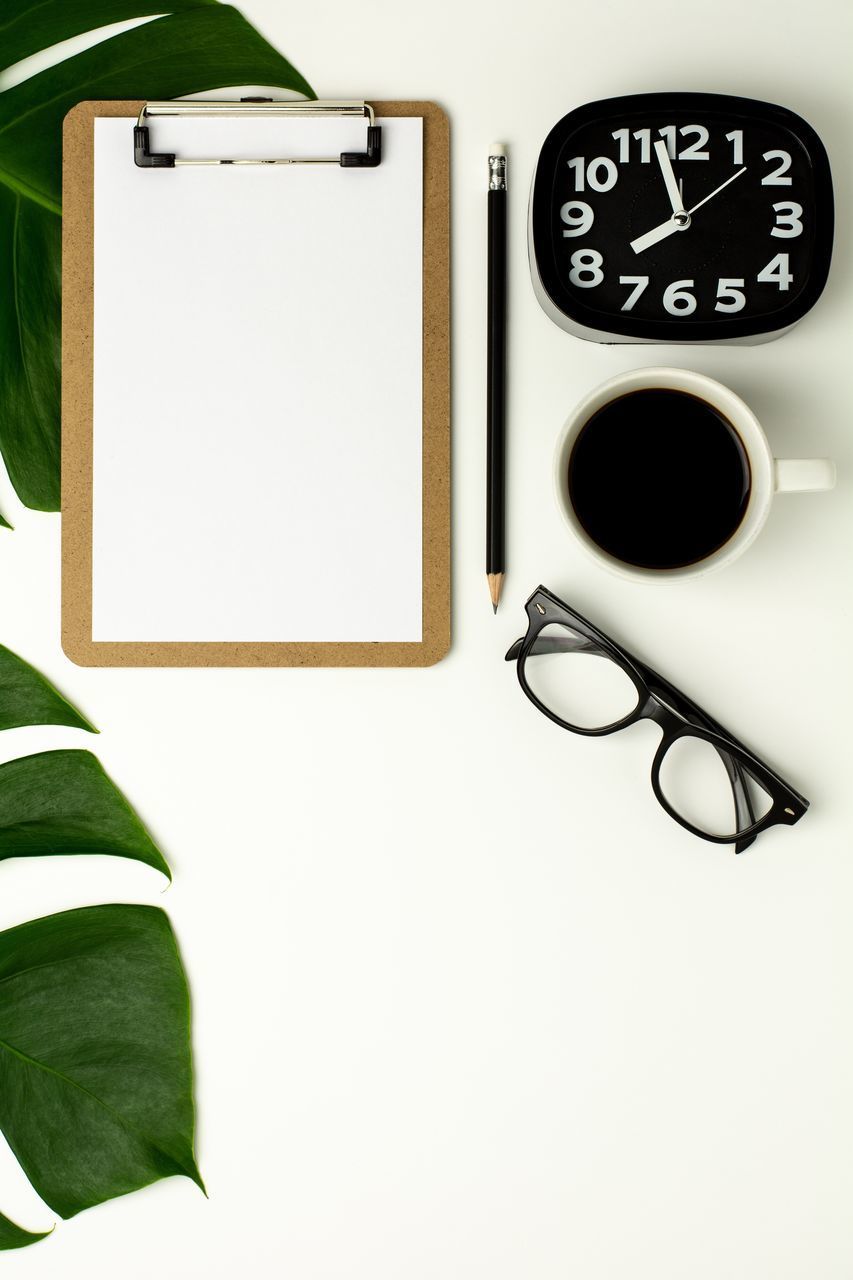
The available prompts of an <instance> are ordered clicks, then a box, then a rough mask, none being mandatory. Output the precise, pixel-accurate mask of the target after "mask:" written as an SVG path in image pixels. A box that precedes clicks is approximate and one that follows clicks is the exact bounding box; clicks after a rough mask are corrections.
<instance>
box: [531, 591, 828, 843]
mask: <svg viewBox="0 0 853 1280" xmlns="http://www.w3.org/2000/svg"><path fill="white" fill-rule="evenodd" d="M525 609H526V611H527V616H528V627H527V633H526V635H524V636H522V637H521V639H519V640H516V642H515V644H513V645H512V646H511V647H510V649H509V651H508V652H507V655H506V661H507V662H512V661H516V672H517V675H518V681H519V684H520V685H521V687H522V689H523V690H524V692H525V693H526V695H527V697H528V698H529V699H530V701H531V702H532V703H533V705H534V706H535V707H536V708H537V709H538V710H539V711H541V712H542V713H543V715H546V716H547V717H548V719H549V720H553V722H554V723H555V724H558V725H560V727H561V728H563V729H568V730H569V732H570V733H577V734H581V735H582V736H584V737H590V738H600V737H604V736H606V735H607V734H611V733H618V732H619V731H620V730H621V729H627V728H628V727H629V726H630V725H632V724H635V723H636V722H637V721H639V720H653V721H654V722H655V724H657V725H658V726H659V727H660V729H661V735H662V736H661V741H660V744H659V746H658V748H657V751H656V752H655V757H654V760H653V761H652V774H651V781H652V790H653V791H654V793H655V796H656V797H657V800H658V803H659V804H660V805H661V806H662V808H663V809H665V810H666V812H667V813H668V814H669V816H670V817H671V818H674V819H675V821H676V822H677V823H679V824H680V825H681V826H682V827H685V828H686V830H688V831H691V832H692V833H693V834H694V835H696V836H699V837H700V838H701V839H702V840H709V841H711V843H713V844H734V845H735V852H736V853H742V852H743V850H744V849H747V848H748V847H749V846H750V845H751V844H752V843H753V841H754V840H755V838H756V836H758V835H759V833H760V832H762V831H765V830H766V829H767V828H768V827H772V826H776V825H785V826H793V825H794V823H795V822H799V820H800V818H802V816H803V814H804V813H805V812H806V810H807V809H808V807H809V802H808V800H806V799H805V797H804V796H801V795H800V793H799V792H798V791H795V790H794V788H793V787H791V786H790V785H789V784H788V783H787V782H785V780H784V779H783V778H780V776H779V774H778V773H776V772H775V770H773V769H771V768H770V766H769V765H767V764H765V763H764V762H763V761H762V760H759V758H758V757H757V756H755V755H753V753H752V752H751V751H750V750H749V749H748V748H747V747H745V746H744V745H743V743H742V742H739V741H738V739H737V738H735V737H734V736H733V735H732V734H730V733H729V731H728V730H727V729H724V728H723V726H722V725H721V724H719V723H718V722H717V721H716V720H714V719H713V718H712V717H711V716H709V715H708V714H707V712H705V711H703V710H702V708H701V707H699V706H697V704H696V703H695V702H693V701H692V700H691V699H690V698H688V697H687V695H686V694H684V693H682V692H681V690H680V689H677V688H676V687H675V685H673V684H671V683H670V682H669V681H668V680H666V679H665V678H664V677H663V676H661V675H659V674H658V672H656V671H654V670H653V669H652V668H651V667H649V666H647V665H646V663H644V662H641V661H640V660H639V659H638V658H635V657H634V656H633V655H632V654H631V653H629V652H628V650H627V649H623V648H622V646H621V645H619V644H617V643H616V642H615V640H611V639H610V637H609V636H607V635H605V633H604V632H603V631H600V630H599V629H598V627H596V626H593V624H592V623H591V622H589V621H588V619H586V618H584V617H583V615H582V614H580V613H578V612H577V611H576V610H575V609H572V608H571V606H570V605H567V604H566V603H565V601H564V600H560V598H559V597H558V596H555V595H554V594H553V592H551V591H549V590H548V589H547V587H542V586H540V587H537V589H536V590H535V591H534V592H533V594H532V595H531V596H530V598H529V599H528V601H527V603H526V605H525ZM553 622H558V623H565V624H566V625H567V626H569V627H570V628H571V629H572V631H574V632H576V633H577V634H579V635H581V636H583V637H584V639H585V640H586V641H587V642H588V645H583V646H573V650H572V651H574V652H583V651H584V650H586V651H587V652H590V651H594V652H599V653H601V654H603V655H604V656H605V657H608V658H610V660H611V661H613V662H615V663H616V664H617V665H618V666H619V667H620V668H621V669H622V670H623V671H624V672H625V674H626V675H627V676H628V678H629V679H630V680H631V681H632V683H633V684H634V687H635V688H636V690H637V705H636V707H634V709H633V710H632V711H631V712H630V713H629V714H628V715H627V716H624V717H623V718H622V719H621V720H615V721H613V722H612V723H611V724H608V725H605V726H603V727H602V728H598V729H584V728H581V727H580V726H579V725H573V724H570V723H569V722H568V721H566V720H563V719H561V717H560V716H558V715H557V714H556V712H554V711H552V710H551V708H550V707H547V706H546V705H545V704H544V703H543V702H541V701H540V700H539V698H537V696H536V694H535V693H534V692H533V690H532V689H531V687H530V685H529V684H528V682H527V678H526V676H525V674H524V666H525V662H526V661H527V658H528V657H529V655H530V654H531V653H532V652H533V648H534V646H535V644H536V640H537V638H538V636H539V634H540V632H541V631H542V630H543V628H544V627H546V626H548V625H549V624H550V623H553ZM553 643H554V647H553V650H552V651H553V652H560V651H566V652H568V651H569V650H567V649H565V643H564V642H557V641H556V640H555V641H554V642H553ZM540 652H542V650H541V649H540ZM689 736H693V737H698V738H700V739H703V740H704V741H706V742H709V743H710V744H711V745H712V746H713V747H714V748H715V749H716V750H717V752H718V754H719V756H720V758H721V760H722V762H723V764H724V766H725V769H726V773H727V774H728V777H729V782H730V783H731V787H732V792H733V795H734V802H735V817H736V821H737V823H738V824H740V823H741V822H745V821H747V820H748V825H746V826H744V828H743V829H742V830H739V831H737V832H736V833H735V834H733V835H730V836H717V835H711V834H710V833H709V832H707V831H703V830H702V829H701V828H700V827H696V826H694V825H693V824H692V823H691V822H688V821H687V819H686V818H684V817H682V815H681V814H680V813H678V812H677V811H676V810H675V809H673V807H672V805H671V804H670V803H669V802H668V801H667V798H666V796H665V795H664V792H663V789H662V787H661V784H660V768H661V765H662V763H663V760H664V757H665V756H666V753H667V751H668V750H669V749H670V747H671V746H672V744H673V742H675V741H676V740H677V739H678V738H682V737H689ZM745 772H746V773H748V774H749V775H750V776H751V777H752V778H753V779H754V780H755V782H756V783H758V785H759V786H761V787H763V788H764V790H765V791H766V792H767V794H768V795H769V796H770V798H771V806H770V808H769V809H768V811H767V813H766V814H764V816H763V817H761V818H756V817H755V810H754V808H753V805H752V801H751V799H750V795H749V790H748V788H747V786H746V781H745V778H744V773H745Z"/></svg>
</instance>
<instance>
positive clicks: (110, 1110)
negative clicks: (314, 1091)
mask: <svg viewBox="0 0 853 1280" xmlns="http://www.w3.org/2000/svg"><path fill="white" fill-rule="evenodd" d="M189 1037H190V1014H189V996H188V992H187V984H186V978H185V976H184V970H183V967H182V965H181V960H180V956H179V954H178V948H177V943H176V942H175V937H174V934H173V933H172V929H171V926H170V925H169V921H168V920H167V918H166V916H165V915H164V913H163V912H162V911H160V910H159V909H158V908H156V907H144V906H101V907H84V908H82V909H79V910H76V911H65V912H62V913H61V914H59V915H54V916H47V917H46V918H45V919H42V920H31V921H30V922H29V923H27V924H22V925H18V926H17V928H14V929H7V930H6V931H5V933H0V1129H2V1131H3V1133H4V1135H5V1137H6V1141H7V1142H8V1143H9V1146H10V1147H11V1149H12V1151H13V1152H14V1154H15V1156H16V1157H17V1159H18V1161H19V1163H20V1164H21V1166H22V1168H23V1170H24V1172H25V1173H26V1175H27V1177H28V1178H29V1180H30V1182H31V1183H32V1184H33V1186H34V1187H35V1189H36V1191H37V1192H38V1193H39V1195H40V1196H41V1197H42V1199H43V1200H44V1201H46V1203H47V1204H48V1205H50V1207H51V1209H53V1210H54V1212H55V1213H58V1214H59V1215H60V1216H61V1217H63V1218H70V1217H73V1216H74V1214H76V1213H79V1212H80V1211H81V1210H82V1209H88V1208H89V1207H90V1206H92V1205H96V1204H100V1203H102V1201H104V1200H108V1199H111V1198H112V1197H114V1196H120V1195H124V1194H125V1193H126V1192H128V1191H135V1190H137V1189H138V1188H139V1187H144V1186H147V1185H148V1184H149V1183H151V1182H155V1181H156V1180H157V1179H158V1178H168V1177H171V1176H173V1175H174V1174H183V1175H185V1176H186V1177H188V1178H191V1179H192V1180H193V1181H194V1182H196V1183H197V1184H198V1185H199V1186H200V1187H201V1188H202V1190H203V1189H204V1187H203V1183H202V1181H201V1175H200V1173H199V1171H198V1168H197V1166H196V1162H195V1156H194V1154H193V1124H194V1116H193V1099H192V1061H191V1055H190V1038H189ZM11 1225H12V1224H9V1226H10V1227H11ZM7 1230H8V1229H7ZM35 1238H38V1237H33V1239H35ZM32 1242H33V1241H32V1239H31V1240H29V1241H27V1240H20V1241H19V1243H20V1244H24V1243H32ZM0 1246H2V1235H0ZM6 1247H10V1246H8V1245H7V1246H6ZM12 1247H14V1246H12Z"/></svg>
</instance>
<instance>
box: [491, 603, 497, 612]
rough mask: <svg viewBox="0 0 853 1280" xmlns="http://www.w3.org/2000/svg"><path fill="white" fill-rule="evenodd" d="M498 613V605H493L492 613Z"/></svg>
mask: <svg viewBox="0 0 853 1280" xmlns="http://www.w3.org/2000/svg"><path fill="white" fill-rule="evenodd" d="M497 611H498V606H497V605H496V604H493V605H492V613H497Z"/></svg>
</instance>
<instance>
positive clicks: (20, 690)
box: [0, 644, 98, 733]
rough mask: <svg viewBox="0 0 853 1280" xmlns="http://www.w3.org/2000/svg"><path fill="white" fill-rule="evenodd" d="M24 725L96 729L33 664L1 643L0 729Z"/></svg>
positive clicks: (91, 730)
mask: <svg viewBox="0 0 853 1280" xmlns="http://www.w3.org/2000/svg"><path fill="white" fill-rule="evenodd" d="M25 724H67V725H70V727H71V728H72V729H87V730H88V731H89V732H90V733H97V732H98V730H97V729H96V728H95V726H94V725H93V724H90V723H89V721H88V720H87V719H86V718H85V716H83V715H81V713H80V712H79V711H78V710H77V708H76V707H73V706H72V705H71V703H70V702H69V701H68V700H67V698H63V696H62V694H61V693H60V692H59V690H58V689H55V688H54V686H53V685H52V684H51V683H50V681H49V680H46V679H45V678H44V676H43V675H41V673H40V672H38V671H36V669H35V667H31V666H30V664H29V663H28V662H24V659H23V658H19V657H18V655H17V654H16V653H13V652H12V650H11V649H7V648H6V646H5V645H3V644H0V729H17V728H19V727H20V726H21V725H25Z"/></svg>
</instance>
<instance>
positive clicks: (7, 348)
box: [0, 157, 62, 511]
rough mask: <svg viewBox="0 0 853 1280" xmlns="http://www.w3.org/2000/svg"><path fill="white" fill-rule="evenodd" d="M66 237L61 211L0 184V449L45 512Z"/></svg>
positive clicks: (49, 505) (53, 471)
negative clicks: (59, 212)
mask: <svg viewBox="0 0 853 1280" xmlns="http://www.w3.org/2000/svg"><path fill="white" fill-rule="evenodd" d="M0 163H2V157H0ZM61 242H62V222H61V220H60V219H59V218H58V217H57V216H56V214H54V213H49V212H48V211H47V210H46V209H44V208H43V207H42V206H41V205H37V204H34V203H33V202H32V201H31V200H25V199H24V198H23V196H21V195H19V194H17V193H16V192H14V191H10V190H9V188H8V187H4V186H2V185H0V450H2V453H3V457H4V459H5V461H6V467H7V469H8V472H9V477H10V479H11V481H12V484H13V485H14V486H15V489H16V491H17V494H18V497H19V498H20V499H21V501H22V502H23V503H24V504H25V505H26V506H28V507H35V508H36V509H37V510H40V511H57V510H58V509H59V352H60V329H59V326H60V278H61V270H62V267H61V252H62V243H61Z"/></svg>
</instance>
